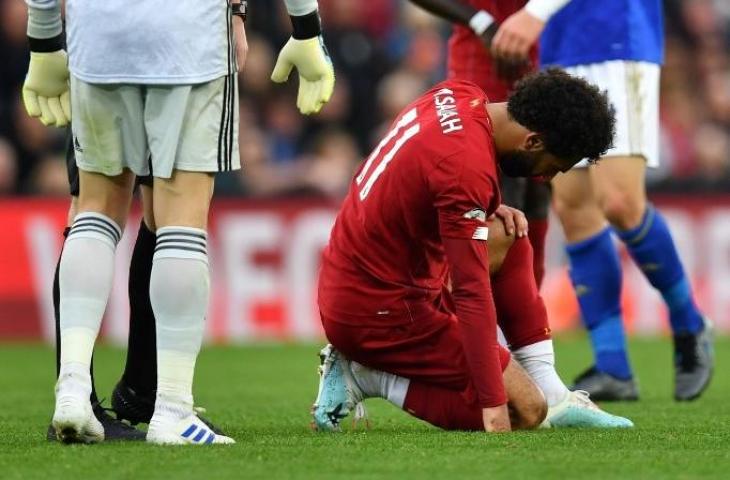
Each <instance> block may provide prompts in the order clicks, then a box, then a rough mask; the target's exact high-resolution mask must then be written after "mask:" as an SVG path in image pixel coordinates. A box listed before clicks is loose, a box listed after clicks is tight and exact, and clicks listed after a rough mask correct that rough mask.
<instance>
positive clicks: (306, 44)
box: [271, 11, 335, 115]
mask: <svg viewBox="0 0 730 480" xmlns="http://www.w3.org/2000/svg"><path fill="white" fill-rule="evenodd" d="M291 18H292V25H293V26H294V32H293V33H292V36H291V38H290V39H289V41H288V42H287V43H286V45H284V48H282V49H281V52H279V58H278V59H277V60H276V66H275V67H274V71H273V73H272V74H271V80H272V81H274V82H276V83H283V82H286V80H287V79H288V78H289V73H291V70H292V68H293V67H296V68H297V71H298V72H299V94H298V96H297V108H299V111H300V112H302V113H303V114H304V115H310V114H312V113H317V112H319V111H320V110H321V109H322V106H323V105H324V104H325V103H327V102H329V100H330V98H331V97H332V91H333V90H334V87H335V70H334V67H333V66H332V60H331V59H330V56H329V53H327V47H325V45H324V40H323V39H322V32H321V27H320V23H319V14H318V13H317V11H314V12H312V13H310V14H308V15H304V16H301V17H291Z"/></svg>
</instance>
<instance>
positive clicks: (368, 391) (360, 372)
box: [350, 361, 411, 408]
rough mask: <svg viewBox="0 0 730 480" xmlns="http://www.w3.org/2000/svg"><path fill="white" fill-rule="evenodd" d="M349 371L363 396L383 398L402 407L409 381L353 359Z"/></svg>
mask: <svg viewBox="0 0 730 480" xmlns="http://www.w3.org/2000/svg"><path fill="white" fill-rule="evenodd" d="M350 371H351V372H352V376H353V377H354V378H355V381H356V382H357V385H358V387H360V390H362V393H363V394H364V395H365V398H383V399H385V400H388V401H389V402H390V403H392V404H393V405H395V406H396V407H398V408H403V404H404V403H405V401H406V394H407V393H408V385H410V383H411V381H410V380H408V379H407V378H404V377H399V376H397V375H394V374H392V373H386V372H381V371H380V370H375V369H372V368H368V367H366V366H364V365H362V364H360V363H357V362H355V361H351V362H350Z"/></svg>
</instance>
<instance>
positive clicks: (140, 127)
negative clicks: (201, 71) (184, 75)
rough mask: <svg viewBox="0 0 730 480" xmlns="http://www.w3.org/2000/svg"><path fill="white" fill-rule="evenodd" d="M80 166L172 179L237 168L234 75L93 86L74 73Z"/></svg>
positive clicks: (110, 173)
mask: <svg viewBox="0 0 730 480" xmlns="http://www.w3.org/2000/svg"><path fill="white" fill-rule="evenodd" d="M71 110H72V113H73V121H72V130H73V142H74V149H75V154H76V164H77V165H78V167H79V169H81V170H84V171H88V172H97V173H103V174H104V175H108V176H116V175H119V174H120V173H122V169H124V168H128V169H130V170H131V171H133V172H134V173H135V174H136V175H138V176H144V175H153V176H155V177H160V178H170V176H171V175H172V171H173V170H186V171H191V172H222V171H228V170H238V169H239V168H241V160H240V157H239V155H238V86H237V76H236V74H235V73H234V74H232V75H228V76H224V77H220V78H217V79H215V80H212V81H210V82H206V83H200V84H195V85H131V84H109V85H106V84H105V85H101V84H91V83H86V82H84V81H82V80H79V79H78V78H76V77H73V76H72V77H71Z"/></svg>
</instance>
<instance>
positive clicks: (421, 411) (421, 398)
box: [358, 360, 547, 431]
mask: <svg viewBox="0 0 730 480" xmlns="http://www.w3.org/2000/svg"><path fill="white" fill-rule="evenodd" d="M372 375H373V373H372V372H370V373H369V374H368V376H372ZM364 376H365V375H361V376H360V377H358V378H362V377H364ZM503 381H504V387H505V391H506V392H507V398H508V399H509V403H508V408H509V412H510V423H511V425H512V429H513V430H529V429H534V428H537V427H538V426H539V425H540V424H541V423H542V421H543V420H544V419H545V415H546V414H547V405H546V403H545V399H544V397H543V395H542V392H540V389H539V388H537V385H535V383H534V382H533V381H532V379H531V378H530V376H529V375H528V374H527V372H525V370H523V369H522V367H521V366H520V365H519V363H517V362H515V361H514V360H508V363H507V365H506V367H505V369H504V373H503ZM470 397H471V396H470V395H469V394H465V393H462V392H457V391H454V390H449V389H446V388H443V387H440V386H437V385H432V384H430V383H425V382H419V381H411V382H410V384H409V386H408V393H407V395H406V397H405V399H404V403H403V405H402V406H401V408H403V409H404V410H405V411H407V412H408V413H410V414H411V415H413V416H415V417H417V418H420V419H421V420H424V421H426V422H428V423H430V424H431V425H434V426H437V427H439V428H443V429H445V430H476V431H481V430H484V423H483V420H482V409H481V407H479V405H478V404H477V403H476V402H474V400H473V398H470Z"/></svg>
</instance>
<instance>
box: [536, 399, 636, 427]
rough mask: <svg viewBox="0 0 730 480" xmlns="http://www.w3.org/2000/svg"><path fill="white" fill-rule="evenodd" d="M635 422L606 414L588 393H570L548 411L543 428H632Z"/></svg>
mask: <svg viewBox="0 0 730 480" xmlns="http://www.w3.org/2000/svg"><path fill="white" fill-rule="evenodd" d="M633 426H634V422H632V421H631V420H629V419H628V418H624V417H619V416H617V415H611V414H610V413H608V412H604V411H603V410H601V409H600V408H598V406H597V405H596V404H595V403H593V402H592V401H591V399H590V397H589V396H588V392H585V391H583V390H576V391H574V392H570V393H569V394H568V395H567V396H566V397H565V400H563V401H562V402H560V403H559V404H557V405H555V406H554V407H552V408H549V409H548V414H547V418H545V420H544V421H543V423H542V425H541V427H543V428H566V427H579V428H631V427H633Z"/></svg>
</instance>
